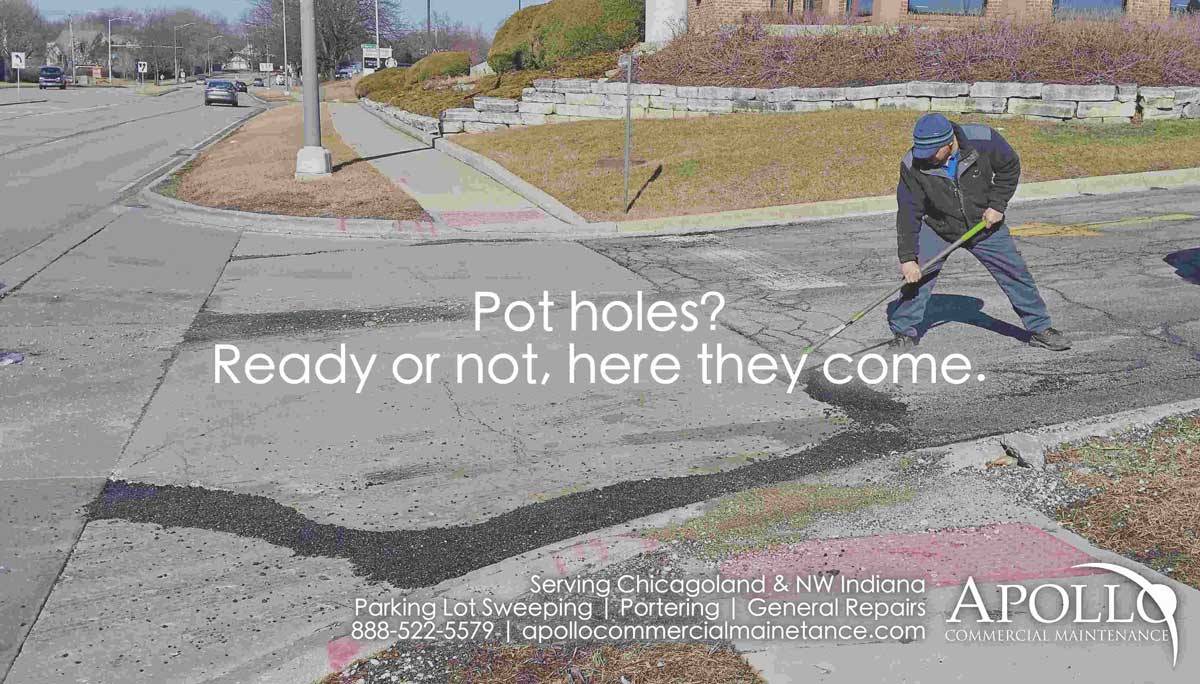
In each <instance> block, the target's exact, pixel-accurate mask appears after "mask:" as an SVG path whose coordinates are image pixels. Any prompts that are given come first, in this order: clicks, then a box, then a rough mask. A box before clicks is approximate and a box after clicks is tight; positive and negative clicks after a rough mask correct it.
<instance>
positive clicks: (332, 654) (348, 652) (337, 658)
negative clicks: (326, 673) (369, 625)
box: [325, 637, 362, 671]
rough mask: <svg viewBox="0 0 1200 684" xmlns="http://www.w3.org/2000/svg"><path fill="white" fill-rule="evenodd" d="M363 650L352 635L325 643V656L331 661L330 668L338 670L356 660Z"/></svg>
mask: <svg viewBox="0 0 1200 684" xmlns="http://www.w3.org/2000/svg"><path fill="white" fill-rule="evenodd" d="M361 650H362V647H361V646H359V645H358V642H356V641H355V640H354V639H351V638H350V637H342V638H341V639H334V640H333V641H331V642H329V643H328V644H325V657H326V659H327V660H328V661H329V669H331V670H335V671H336V670H340V669H342V668H343V667H346V666H347V665H349V664H350V663H352V662H354V659H355V658H357V657H358V653H359V651H361Z"/></svg>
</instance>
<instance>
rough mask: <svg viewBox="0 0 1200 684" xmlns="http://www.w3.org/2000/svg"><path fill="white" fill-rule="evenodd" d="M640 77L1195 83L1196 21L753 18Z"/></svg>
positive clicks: (674, 48) (680, 46) (658, 62)
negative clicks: (795, 21)
mask: <svg viewBox="0 0 1200 684" xmlns="http://www.w3.org/2000/svg"><path fill="white" fill-rule="evenodd" d="M639 78H640V80H642V81H643V82H645V83H664V84H673V85H716V86H722V85H723V86H740V87H757V88H779V87H784V86H800V87H830V86H853V85H873V84H879V83H895V82H899V81H916V80H929V81H959V82H964V81H1031V82H1036V81H1044V82H1048V83H1076V84H1097V83H1103V84H1115V83H1138V84H1140V85H1147V86H1154V85H1200V20H1197V19H1196V18H1195V17H1182V18H1177V19H1170V20H1163V21H1159V22H1155V23H1149V24H1139V23H1135V22H1131V21H1085V20H1060V21H1054V22H1038V23H1015V22H1011V21H988V22H982V23H980V24H976V25H975V26H971V27H964V28H955V29H941V30H922V29H916V28H912V27H907V26H902V27H899V28H898V29H896V30H894V31H890V32H885V33H864V32H861V31H855V30H845V31H840V32H837V33H833V34H829V35H811V36H800V37H786V38H785V37H778V36H770V35H768V34H767V33H766V31H765V30H764V29H763V27H762V25H761V24H760V23H758V22H756V21H752V22H750V23H748V24H745V25H743V26H740V27H738V28H736V29H734V30H726V31H723V32H719V33H716V34H704V35H697V34H686V35H683V36H680V37H679V38H676V39H675V40H674V41H672V42H671V44H670V45H668V46H667V47H666V48H664V49H663V50H661V51H660V52H657V53H655V54H654V55H651V56H649V57H647V58H646V59H645V60H643V61H642V63H641V64H640V65H639Z"/></svg>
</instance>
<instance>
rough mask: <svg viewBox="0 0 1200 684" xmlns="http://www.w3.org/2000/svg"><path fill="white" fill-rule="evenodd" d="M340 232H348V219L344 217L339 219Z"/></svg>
mask: <svg viewBox="0 0 1200 684" xmlns="http://www.w3.org/2000/svg"><path fill="white" fill-rule="evenodd" d="M338 232H339V233H345V232H346V219H344V218H339V219H338Z"/></svg>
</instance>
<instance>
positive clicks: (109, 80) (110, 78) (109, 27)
mask: <svg viewBox="0 0 1200 684" xmlns="http://www.w3.org/2000/svg"><path fill="white" fill-rule="evenodd" d="M114 21H133V17H110V18H109V20H108V82H109V84H110V85H111V84H112V80H113V75H112V58H113V44H112V23H113V22H114ZM122 73H124V72H122ZM126 76H128V74H126Z"/></svg>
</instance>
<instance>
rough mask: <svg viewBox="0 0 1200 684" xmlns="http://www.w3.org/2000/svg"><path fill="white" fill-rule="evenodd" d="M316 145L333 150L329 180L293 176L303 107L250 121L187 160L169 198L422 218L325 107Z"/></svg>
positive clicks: (268, 209)
mask: <svg viewBox="0 0 1200 684" xmlns="http://www.w3.org/2000/svg"><path fill="white" fill-rule="evenodd" d="M321 132H322V138H321V142H322V144H323V145H324V146H325V148H326V149H328V150H329V151H330V152H331V153H332V154H333V164H334V173H333V175H332V176H331V177H330V178H327V179H322V180H313V181H303V182H302V181H297V180H296V179H295V178H294V174H295V171H296V151H297V150H298V149H300V147H302V146H303V144H304V132H303V114H302V111H301V108H300V105H289V106H284V107H280V108H278V109H275V110H272V111H270V112H267V113H265V114H263V115H261V116H258V117H256V118H254V119H251V120H250V121H249V122H248V123H247V124H246V125H245V126H242V127H241V128H240V129H238V131H237V132H236V133H234V134H233V135H231V136H229V137H228V138H226V139H225V140H222V141H221V142H220V143H218V144H217V145H215V146H213V147H212V148H211V149H209V150H208V151H206V152H205V153H204V154H202V155H200V157H199V158H198V159H197V160H196V161H195V163H193V164H190V165H189V166H188V168H187V169H185V170H184V172H183V173H182V174H181V175H180V176H179V177H178V178H177V179H176V182H175V185H174V189H173V193H172V194H174V196H176V197H178V198H179V199H181V200H184V201H187V202H193V203H195V204H200V205H203V206H207V207H217V208H220V209H237V210H241V211H253V212H262V213H268V214H285V215H289V216H328V217H336V218H383V219H416V218H421V219H427V218H428V216H427V215H426V214H425V212H424V211H423V210H422V209H421V207H420V205H418V204H417V203H416V202H415V201H413V199H412V198H410V197H409V196H408V195H407V194H405V193H404V191H403V190H401V189H400V188H398V187H396V186H395V185H393V184H392V183H391V181H389V180H388V179H387V178H386V177H385V176H383V174H381V173H379V171H377V170H376V169H375V168H374V167H373V166H371V164H370V162H366V161H362V160H361V159H360V158H359V156H358V154H357V153H355V152H354V150H353V149H351V148H350V146H348V145H346V144H345V143H344V142H342V139H341V138H340V137H338V135H337V133H336V132H335V131H334V128H333V121H332V119H331V118H330V116H329V111H328V108H326V107H322V112H321Z"/></svg>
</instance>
